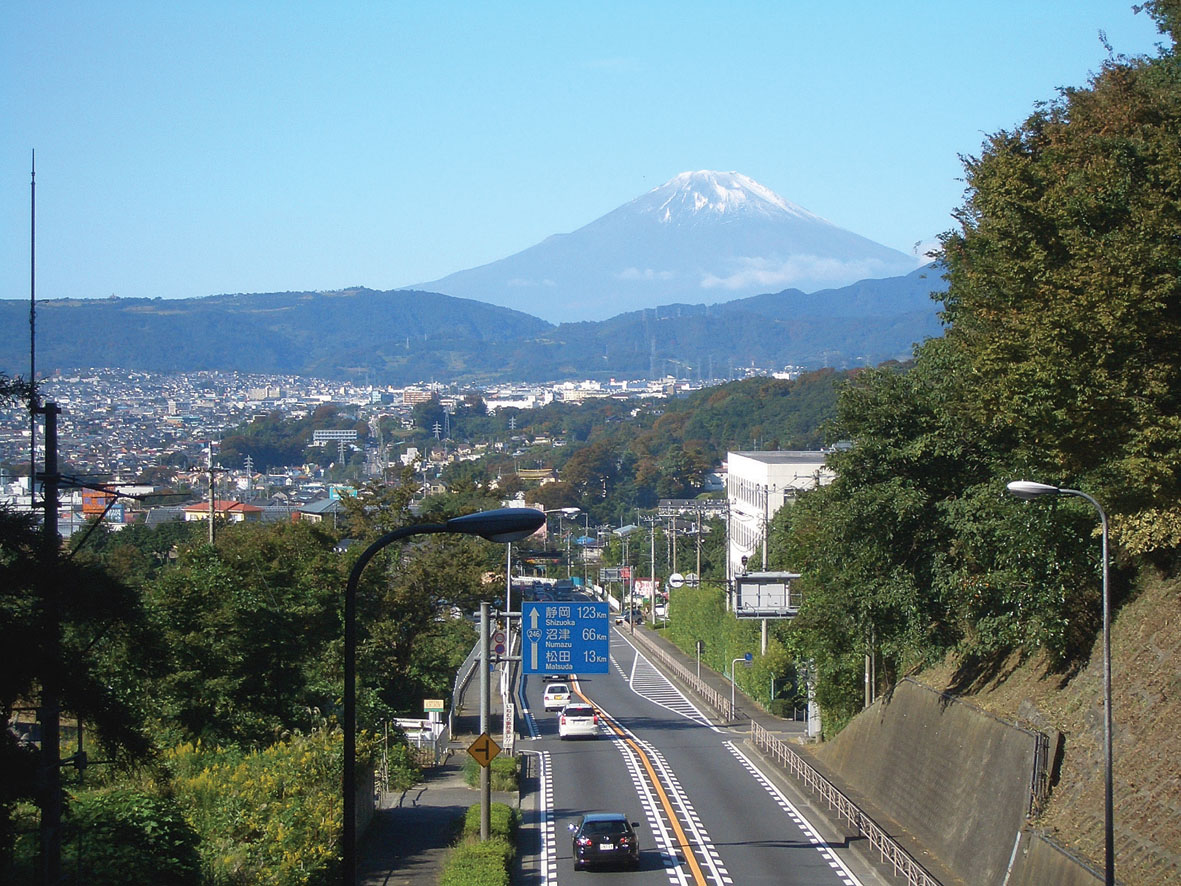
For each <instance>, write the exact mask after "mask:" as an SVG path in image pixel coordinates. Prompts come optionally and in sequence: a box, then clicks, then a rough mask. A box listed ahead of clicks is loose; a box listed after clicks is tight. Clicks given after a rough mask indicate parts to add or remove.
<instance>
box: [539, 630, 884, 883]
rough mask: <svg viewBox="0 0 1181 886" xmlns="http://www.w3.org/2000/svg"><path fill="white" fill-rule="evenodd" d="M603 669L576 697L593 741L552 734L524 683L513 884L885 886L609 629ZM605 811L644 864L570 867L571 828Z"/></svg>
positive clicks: (552, 723) (584, 680)
mask: <svg viewBox="0 0 1181 886" xmlns="http://www.w3.org/2000/svg"><path fill="white" fill-rule="evenodd" d="M610 648H611V656H610V658H611V662H610V672H609V673H607V674H593V675H581V676H580V679H579V680H578V681H577V683H576V686H577V691H578V693H579V694H581V695H582V696H583V697H585V698H586V700H588V701H590V702H591V703H593V704H594V705H595V706H596V707H597V708H598V709H599V710H600V711H601V712H602V713H603V714H604V717H603V718H602V719H603V724H602V725H601V727H600V734H599V736H598V737H597V738H595V739H587V740H577V741H560V740H559V738H558V734H557V715H556V714H554V713H546V712H545V711H544V710H543V709H542V706H541V692H542V688H543V686H544V683H543V681H542V680H541V679H540V677H538V676H536V675H534V676H526V677H524V678H523V679H522V683H521V688H520V704H521V707H522V711H521V713H522V715H523V716H524V719H525V722H526V725H527V726H528V727H529V729H528V731H527V732H526V733H525V734H528V732H532V733H534V735H535V737H533V738H531V739H526V740H524V741H522V743H521V745H520V746H519V747H518V750H522V751H526V752H527V753H526V759H527V761H528V767H527V772H526V779H525V782H524V785H523V791H524V793H525V796H523V797H522V807H523V809H524V810H525V815H526V825H527V826H528V829H529V830H530V832H532V833H534V834H535V837H534V838H532V839H529V838H526V839H525V840H523V841H522V849H523V852H524V854H525V856H526V857H525V858H523V859H522V863H521V868H520V871H519V875H518V880H517V882H520V883H528V884H538V886H553V884H572V883H582V882H585V879H586V878H587V877H589V876H593V877H595V881H594V882H596V883H604V884H610V883H614V882H618V883H630V884H685V886H704V884H717V886H729V884H783V886H883V884H886V883H887V882H888V881H886V880H883V879H881V877H879V875H878V874H877V873H875V872H874V870H873V869H872V868H871V867H870V866H869V865H867V864H866V863H864V862H863V861H862V860H861V858H860V857H859V856H858V855H857V854H856V853H854V852H851V851H849V850H848V848H847V846H846V837H845V834H844V833H843V832H842V831H841V830H840V829H839V828H836V827H833V826H830V825H829V823H828V822H827V821H826V820H825V819H824V818H823V816H822V815H821V814H820V813H819V812H818V810H815V809H814V808H812V807H811V805H810V803H809V801H808V800H807V799H806V798H804V797H802V796H800V795H799V794H798V793H796V791H795V790H794V787H793V786H792V785H791V784H790V783H788V782H786V781H784V780H782V779H781V778H780V777H779V776H778V775H777V774H776V773H774V772H773V770H770V769H768V768H767V767H766V766H764V765H763V764H762V763H761V762H759V761H758V760H757V758H756V757H755V756H754V755H753V753H752V752H751V750H750V749H749V748H748V747H747V746H746V744H745V740H744V739H745V733H743V732H732V731H730V730H728V729H726V728H724V727H719V726H716V725H714V724H713V723H711V722H710V720H709V718H708V717H706V716H705V714H703V713H702V712H701V711H700V710H698V709H697V708H696V707H695V706H694V705H693V704H692V703H691V702H690V701H689V700H688V699H687V698H685V696H683V695H682V694H681V693H680V692H679V691H678V690H677V689H676V688H675V687H674V686H673V685H672V684H671V683H670V682H669V681H668V680H667V679H665V678H664V677H663V675H661V674H660V672H659V671H658V670H657V669H656V668H655V667H654V666H653V665H652V664H651V663H650V662H649V661H648V660H647V659H645V658H644V657H643V656H642V655H641V654H640V653H639V652H638V651H637V650H636V648H635V647H633V646H632V645H631V643H630V642H628V640H627V638H626V635H625V634H624V633H621V632H619V631H617V630H615V629H614V628H613V629H612V632H611V645H610ZM592 810H611V811H620V812H624V813H626V814H627V815H628V816H629V817H630V818H631V820H632V821H635V822H639V823H640V827H639V828H638V830H639V836H640V846H641V850H642V854H641V864H640V869H639V870H638V871H635V872H632V871H602V872H596V873H594V874H586V873H575V872H574V869H573V859H572V854H571V847H570V837H569V833H568V831H567V825H568V824H569V823H570V822H571V821H573V820H574V819H575V818H576V817H577V816H578V815H579V814H580V813H582V812H587V811H592Z"/></svg>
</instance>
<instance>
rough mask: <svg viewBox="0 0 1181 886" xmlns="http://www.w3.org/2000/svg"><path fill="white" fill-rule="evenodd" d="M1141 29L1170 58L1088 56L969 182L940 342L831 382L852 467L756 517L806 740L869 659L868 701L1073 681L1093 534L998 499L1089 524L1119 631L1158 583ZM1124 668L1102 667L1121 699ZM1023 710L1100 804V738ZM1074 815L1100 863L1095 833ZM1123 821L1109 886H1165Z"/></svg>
mask: <svg viewBox="0 0 1181 886" xmlns="http://www.w3.org/2000/svg"><path fill="white" fill-rule="evenodd" d="M1146 9H1147V10H1148V11H1149V12H1150V13H1151V14H1153V15H1154V16H1155V17H1156V18H1157V20H1158V22H1159V23H1160V24H1161V27H1162V31H1163V32H1164V33H1165V34H1166V37H1167V40H1168V45H1167V46H1166V47H1165V48H1164V49H1162V51H1161V52H1160V54H1159V55H1158V56H1156V57H1153V58H1135V59H1125V58H1110V59H1108V60H1107V61H1106V62H1104V63H1103V65H1102V67H1101V68H1100V70H1099V71H1098V73H1096V74H1095V75H1094V77H1093V78H1092V80H1091V82H1090V83H1089V84H1088V86H1086V87H1085V88H1074V89H1066V90H1063V91H1062V93H1061V94H1060V95H1059V97H1058V98H1057V99H1055V100H1053V101H1051V102H1048V103H1046V104H1045V105H1043V106H1040V107H1039V108H1038V109H1037V110H1036V111H1035V112H1034V113H1033V114H1031V115H1030V116H1029V118H1028V119H1026V120H1025V121H1023V122H1022V123H1021V124H1020V125H1018V126H1016V127H1015V128H1014V129H1013V130H1011V131H1004V132H999V133H996V134H995V135H992V136H990V137H989V138H988V139H987V141H986V142H985V143H984V146H983V149H982V151H981V154H980V156H979V157H974V158H970V159H969V160H968V161H967V162H966V170H967V185H968V190H967V195H966V200H965V203H964V205H963V206H962V207H961V209H960V210H959V212H958V214H957V218H958V221H959V229H958V230H956V231H954V232H952V233H951V234H949V235H948V236H947V237H946V238H945V241H944V261H945V263H946V266H947V268H948V282H949V288H948V292H947V295H946V297H945V305H946V309H947V311H946V317H947V319H948V320H949V322H950V326H949V328H948V331H947V334H946V335H945V337H943V338H941V339H936V340H931V341H928V342H926V343H925V344H924V345H922V346H921V347H920V348H919V349H918V351H917V352H916V357H915V360H914V363H913V365H912V366H911V367H910V368H908V369H907V370H906V371H899V370H898V369H897V368H894V367H883V368H879V369H876V370H870V371H866V372H864V373H861V374H860V375H858V376H857V377H856V378H855V379H853V381H852V384H851V385H850V386H849V387H848V388H847V389H846V390H845V391H843V392H842V394H841V396H840V398H839V401H838V405H837V419H836V421H835V423H834V426H833V429H834V431H835V432H836V433H839V434H840V435H841V436H842V437H844V438H847V439H850V440H852V441H854V445H853V447H852V448H851V449H849V450H848V451H842V452H838V453H835V454H834V455H833V456H832V457H831V459H830V464H831V465H832V466H833V467H834V468H835V470H836V475H837V477H836V480H835V482H834V483H833V484H832V485H830V486H827V487H823V488H821V489H819V490H816V491H814V492H810V493H808V494H806V495H804V496H803V497H802V498H801V500H800V501H799V503H798V504H796V505H795V507H793V508H791V509H785V510H784V511H783V512H781V514H780V515H778V517H777V527H776V529H777V532H776V538H777V539H779V540H780V542H781V545H780V547H779V548H778V549H777V550H776V549H773V551H772V555H773V556H772V559H773V561H774V565H775V566H776V567H777V568H790V569H792V570H793V571H796V572H800V573H802V574H803V576H804V577H803V578H802V579H801V581H800V584H801V585H802V586H803V587H802V588H801V589H802V590H804V592H805V595H806V602H805V604H804V606H803V608H802V609H801V613H800V617H799V618H798V619H797V620H796V621H795V622H794V623H793V624H792V626H791V628H790V629H789V630H788V631H787V633H786V638H785V639H786V642H788V643H790V644H791V646H792V648H793V650H794V652H795V654H796V655H797V657H798V658H800V659H806V660H811V661H813V662H814V663H815V665H816V673H817V680H818V683H817V698H818V699H819V700H820V702H821V704H822V705H823V706H824V708H825V713H826V721H825V722H826V725H825V728H826V730H830V731H831V730H836V729H839V728H840V727H841V725H842V724H843V723H844V722H845V721H846V720H847V719H848V717H850V716H852V715H853V714H854V713H855V712H856V711H857V710H859V709H860V707H861V704H862V698H863V692H864V684H863V673H864V668H865V658H866V655H867V654H871V655H873V656H874V658H875V661H876V663H877V679H878V687H877V688H878V689H879V690H884V689H886V688H887V687H888V686H889V685H891V684H892V682H893V681H895V680H896V679H897V678H898V677H899V676H901V675H903V674H905V673H908V672H910V671H913V670H915V669H918V668H921V667H922V666H924V665H926V664H931V663H933V662H937V661H940V660H942V659H943V658H944V656H947V655H951V656H954V658H955V661H957V662H958V665H959V670H958V673H956V674H954V675H953V676H952V678H951V680H950V682H951V683H952V684H953V685H958V686H960V687H971V686H994V685H996V684H997V683H1001V682H1003V681H1004V680H1005V679H1006V676H1007V675H1008V674H1009V673H1010V672H1011V670H1012V668H1013V666H1014V662H1017V663H1019V662H1021V661H1022V660H1026V659H1030V658H1033V657H1035V656H1036V657H1038V659H1039V661H1040V662H1041V664H1042V667H1043V668H1045V669H1048V670H1049V671H1050V672H1051V674H1052V675H1055V676H1056V678H1057V679H1059V680H1061V681H1063V682H1065V681H1066V680H1067V679H1068V678H1069V677H1070V676H1071V675H1073V674H1074V673H1076V672H1077V671H1078V670H1079V669H1080V668H1082V667H1083V666H1084V664H1085V662H1086V660H1087V658H1088V656H1090V655H1091V653H1092V650H1093V649H1095V648H1097V646H1096V635H1097V633H1098V632H1099V630H1100V624H1101V621H1102V612H1103V608H1102V600H1101V570H1100V568H1099V561H1100V555H1101V550H1102V549H1101V547H1100V536H1099V528H1100V518H1099V514H1098V513H1097V511H1096V509H1095V508H1094V507H1092V505H1091V504H1090V503H1088V502H1086V501H1084V500H1081V499H1079V498H1078V497H1074V496H1069V497H1066V496H1062V497H1055V498H1053V499H1052V500H1050V501H1047V500H1044V499H1043V500H1040V501H1038V502H1034V503H1030V502H1022V501H1019V500H1017V499H1015V498H1013V497H1012V496H1010V495H1008V494H1007V493H1006V484H1007V483H1008V482H1010V481H1013V480H1019V479H1024V480H1033V481H1038V482H1042V483H1047V484H1051V485H1053V486H1059V487H1064V488H1068V489H1072V490H1082V491H1084V492H1086V493H1088V494H1090V495H1092V496H1094V498H1096V499H1097V500H1098V501H1099V502H1100V503H1101V505H1102V506H1103V507H1104V508H1105V510H1106V513H1107V514H1108V515H1109V516H1110V529H1111V532H1110V541H1111V561H1112V570H1111V594H1112V598H1113V601H1114V604H1115V607H1116V608H1117V609H1118V608H1119V607H1120V606H1122V605H1124V604H1126V603H1127V602H1128V601H1130V600H1135V599H1136V598H1137V596H1138V595H1140V594H1141V593H1143V592H1144V589H1145V588H1147V587H1150V586H1154V583H1156V582H1157V581H1158V579H1160V578H1164V579H1166V580H1167V579H1170V578H1172V577H1175V575H1176V572H1177V567H1178V563H1179V558H1178V555H1179V554H1181V393H1179V392H1181V199H1179V197H1181V61H1179V59H1178V56H1177V40H1178V37H1179V36H1181V3H1178V2H1176V0H1168V2H1165V0H1160V2H1149V3H1147V4H1146ZM1171 586H1172V585H1171ZM1172 587H1175V586H1172ZM1162 599H1166V600H1170V601H1171V603H1169V604H1167V605H1166V609H1165V610H1164V611H1161V612H1160V613H1159V616H1160V618H1162V619H1166V620H1167V619H1175V617H1176V611H1175V609H1174V610H1173V611H1171V612H1170V611H1168V609H1167V606H1168V605H1173V604H1175V593H1174V594H1173V595H1169V594H1165V595H1162ZM1121 617H1122V613H1119V612H1117V614H1116V618H1117V620H1118V619H1119V618H1121ZM1154 633H1156V629H1155V627H1153V626H1151V625H1149V626H1148V627H1147V628H1146V629H1145V635H1146V636H1148V635H1152V634H1154ZM1161 636H1164V634H1161ZM1133 646H1134V644H1129V645H1128V646H1126V647H1124V649H1123V650H1120V649H1118V648H1117V649H1116V658H1115V661H1114V664H1113V667H1114V669H1115V671H1116V672H1117V673H1120V672H1125V673H1126V674H1127V675H1128V677H1129V678H1131V679H1134V678H1135V675H1137V674H1139V673H1140V672H1139V671H1137V670H1136V668H1135V665H1134V661H1133V655H1134V653H1135V649H1134V648H1133ZM1125 668H1126V669H1127V670H1126V671H1124V669H1125ZM1144 678H1145V679H1146V680H1151V679H1156V678H1154V677H1153V676H1152V675H1150V674H1145V675H1144ZM1145 691H1148V690H1147V688H1146V690H1145ZM1091 698H1092V699H1094V696H1093V694H1092V695H1091ZM1027 713H1028V712H1027ZM1044 713H1045V714H1046V716H1045V720H1046V722H1047V723H1049V724H1052V725H1053V726H1055V728H1058V729H1060V730H1061V731H1062V732H1063V733H1064V735H1065V748H1066V754H1067V761H1068V762H1067V765H1068V766H1069V767H1070V770H1071V771H1073V772H1076V773H1087V774H1085V775H1082V776H1081V777H1083V778H1086V779H1090V780H1091V781H1090V782H1089V783H1088V784H1087V785H1086V786H1085V788H1080V787H1079V786H1075V788H1074V789H1075V790H1076V795H1077V796H1084V795H1085V796H1092V797H1093V796H1096V794H1097V792H1098V794H1101V793H1102V788H1101V786H1099V785H1097V784H1096V783H1095V782H1096V781H1097V780H1098V779H1100V778H1101V777H1102V776H1101V767H1096V766H1095V765H1094V764H1093V762H1091V763H1089V764H1088V762H1087V760H1088V758H1087V754H1088V750H1087V749H1088V748H1094V747H1095V746H1096V745H1097V744H1098V745H1099V746H1102V741H1101V739H1100V740H1098V741H1096V734H1095V731H1096V730H1097V729H1099V728H1100V727H1099V724H1100V723H1101V722H1102V718H1101V717H1100V716H1098V715H1095V716H1092V717H1088V718H1086V719H1085V721H1084V722H1081V723H1080V721H1079V720H1078V718H1073V717H1072V718H1069V720H1062V719H1058V718H1056V717H1055V716H1054V715H1053V712H1052V711H1049V712H1044ZM1138 726H1142V727H1143V728H1145V729H1153V728H1158V727H1157V726H1156V724H1155V723H1154V722H1152V721H1148V722H1145V721H1140V722H1139V723H1138V724H1127V726H1126V727H1125V728H1124V729H1123V730H1122V731H1121V730H1118V729H1117V731H1116V736H1115V748H1114V753H1115V755H1116V757H1117V758H1119V757H1121V756H1124V755H1129V754H1133V755H1134V754H1136V753H1137V746H1136V743H1135V742H1134V741H1133V740H1132V739H1131V737H1130V736H1131V734H1132V733H1134V732H1135V730H1136V728H1138ZM1080 729H1081V730H1082V734H1080ZM1072 754H1073V755H1080V756H1081V757H1082V759H1081V760H1080V759H1079V756H1075V757H1074V758H1073V759H1072ZM1137 772H1138V775H1137V778H1138V779H1140V780H1139V781H1138V782H1137V783H1135V784H1133V783H1131V782H1130V781H1129V780H1128V779H1127V778H1121V777H1117V780H1116V785H1115V798H1116V799H1115V802H1116V807H1117V810H1118V809H1119V808H1120V807H1121V806H1122V807H1123V808H1125V809H1128V810H1134V809H1138V808H1139V807H1140V806H1141V805H1142V804H1143V802H1144V801H1145V800H1144V798H1146V797H1151V796H1164V795H1165V794H1168V795H1169V796H1173V795H1175V792H1176V791H1175V785H1176V779H1177V777H1178V771H1177V767H1176V765H1175V763H1173V764H1170V765H1169V766H1167V767H1166V768H1165V769H1164V770H1161V771H1154V772H1151V773H1146V772H1144V770H1143V769H1139V770H1137ZM1099 808H1100V804H1093V809H1094V810H1098V809H1099ZM1073 813H1074V817H1075V819H1076V821H1081V822H1082V823H1081V824H1080V827H1081V829H1082V830H1083V831H1084V832H1085V833H1086V834H1087V839H1086V841H1085V842H1086V844H1087V845H1088V846H1090V847H1092V848H1093V847H1095V846H1099V847H1100V848H1101V847H1102V836H1101V834H1102V827H1103V825H1102V815H1101V813H1096V814H1094V815H1090V814H1088V812H1087V811H1086V810H1084V809H1081V808H1075V809H1074V810H1073ZM1058 814H1059V815H1061V814H1062V810H1061V809H1059V810H1058ZM1066 817H1069V815H1067V816H1066ZM1132 817H1133V816H1132V814H1131V812H1130V813H1129V816H1128V817H1126V818H1123V819H1121V818H1120V816H1119V815H1117V833H1116V842H1117V844H1118V845H1120V846H1125V847H1126V846H1132V845H1135V846H1136V847H1138V848H1137V850H1136V851H1135V852H1127V853H1125V854H1124V855H1123V856H1121V858H1124V862H1122V863H1124V864H1126V865H1127V867H1125V868H1124V869H1123V871H1122V872H1121V874H1120V877H1121V882H1129V883H1131V882H1143V883H1158V882H1159V883H1163V882H1171V880H1168V879H1167V876H1166V879H1160V878H1159V877H1158V876H1157V873H1155V872H1164V871H1171V872H1172V873H1173V875H1175V872H1176V865H1175V859H1176V858H1177V855H1178V852H1179V851H1181V847H1178V846H1177V845H1176V829H1175V828H1170V826H1169V825H1168V823H1167V822H1146V821H1144V820H1143V816H1135V818H1136V821H1137V824H1135V825H1130V824H1128V825H1121V824H1120V822H1121V821H1125V822H1126V821H1128V820H1130V819H1131V818H1132ZM1158 817H1159V818H1161V819H1167V818H1168V816H1158ZM1121 828H1122V830H1121ZM1138 829H1139V830H1138ZM1170 841H1171V842H1170ZM1092 857H1093V858H1094V855H1092ZM1125 877H1126V878H1127V879H1126V880H1125V879H1124V878H1125Z"/></svg>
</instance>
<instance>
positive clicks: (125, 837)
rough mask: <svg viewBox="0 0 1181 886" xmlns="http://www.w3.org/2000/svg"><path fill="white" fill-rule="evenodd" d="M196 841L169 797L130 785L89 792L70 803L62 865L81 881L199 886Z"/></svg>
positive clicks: (198, 859)
mask: <svg viewBox="0 0 1181 886" xmlns="http://www.w3.org/2000/svg"><path fill="white" fill-rule="evenodd" d="M198 839H199V838H198V836H197V833H196V832H195V831H194V830H193V828H192V827H190V826H189V824H188V823H187V822H186V821H185V819H184V816H183V814H182V812H181V809H180V807H179V806H178V805H177V803H176V802H175V801H174V800H172V799H171V798H166V797H160V796H156V795H154V794H149V793H145V792H143V791H139V790H135V789H131V788H116V789H113V790H112V789H108V790H102V791H91V792H87V793H82V794H78V795H76V796H75V797H73V798H72V799H71V801H70V804H69V814H68V817H67V818H66V827H65V830H64V832H63V840H62V849H63V852H62V868H63V870H66V871H71V872H76V874H77V880H78V882H81V883H119V884H122V886H140V884H142V886H153V884H161V886H190V884H192V886H196V884H198V883H200V871H201V862H200V857H199V856H198V853H197V843H198Z"/></svg>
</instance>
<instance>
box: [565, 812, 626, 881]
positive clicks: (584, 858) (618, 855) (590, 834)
mask: <svg viewBox="0 0 1181 886" xmlns="http://www.w3.org/2000/svg"><path fill="white" fill-rule="evenodd" d="M639 826H640V825H639V822H635V821H628V820H627V816H626V815H624V814H623V813H622V812H588V813H587V814H586V815H583V816H582V817H581V818H579V819H578V822H577V823H576V824H572V825H570V833H571V835H572V837H573V846H572V850H573V854H574V870H576V871H580V870H582V869H583V868H586V867H590V866H591V865H620V866H626V867H630V868H637V867H639V866H640V843H639V840H637V839H636V830H635V829H636V828H637V827H639Z"/></svg>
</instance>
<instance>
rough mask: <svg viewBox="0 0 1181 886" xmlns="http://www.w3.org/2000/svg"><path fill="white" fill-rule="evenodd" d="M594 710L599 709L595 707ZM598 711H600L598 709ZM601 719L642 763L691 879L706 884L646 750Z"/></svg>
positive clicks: (609, 720)
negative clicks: (687, 865)
mask: <svg viewBox="0 0 1181 886" xmlns="http://www.w3.org/2000/svg"><path fill="white" fill-rule="evenodd" d="M574 691H575V693H576V694H577V695H578V697H579V698H581V699H582V700H583V701H585V702H586V703H587V704H589V705H592V706H594V702H593V701H591V700H590V699H589V698H588V697H587V696H585V695H583V693H582V690H581V689H579V688H578V687H577V685H576V686H575V688H574ZM595 710H599V709H598V707H595ZM600 713H602V712H601V711H600ZM603 719H604V720H606V721H607V725H608V726H610V727H611V730H612V731H613V732H614V733H615V734H616V735H618V736H619V737H620V738H622V739H623V740H624V741H625V742H627V744H628V746H629V747H630V748H631V749H632V750H633V751H635V752H636V754H637V755H638V756H639V758H640V761H641V762H642V763H643V764H644V769H645V770H646V771H647V773H648V780H649V781H651V782H652V786H653V787H654V788H656V794H657V796H659V797H660V805H661V806H663V807H664V812H665V814H666V815H667V816H668V820H669V821H670V822H671V823H672V826H673V832H674V833H675V834H676V837H677V842H678V843H680V845H681V852H682V854H683V855H684V856H685V860H686V861H687V862H688V863H689V870H690V871H692V873H693V880H694V882H695V883H697V884H698V886H706V882H707V881H706V879H705V874H704V873H703V872H702V870H701V865H699V864H698V863H697V856H696V855H695V854H694V853H693V848H692V847H691V846H690V845H689V837H688V836H687V835H686V834H685V831H684V829H683V828H682V827H681V822H680V821H679V820H678V819H677V815H676V813H675V812H674V811H673V806H672V802H671V801H670V800H669V798H668V794H667V793H665V790H664V786H663V785H661V783H660V779H659V778H657V777H656V769H655V768H654V767H653V766H652V761H651V760H650V759H649V758H648V754H647V752H645V751H644V749H643V748H641V747H640V746H639V745H638V744H637V743H636V742H635V740H634V739H632V738H629V737H628V735H627V734H626V733H625V732H624V731H623V730H622V729H621V728H620V727H619V726H617V725H616V723H615V720H614V719H612V718H611V717H608V716H607V715H606V714H603Z"/></svg>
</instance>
